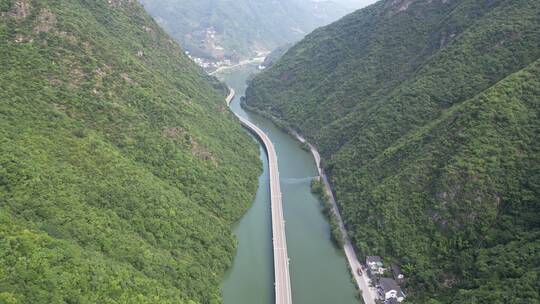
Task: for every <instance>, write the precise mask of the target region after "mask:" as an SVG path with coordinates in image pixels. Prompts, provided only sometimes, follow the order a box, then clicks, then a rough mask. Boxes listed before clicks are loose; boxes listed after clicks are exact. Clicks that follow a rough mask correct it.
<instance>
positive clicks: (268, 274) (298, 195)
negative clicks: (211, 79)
mask: <svg viewBox="0 0 540 304" xmlns="http://www.w3.org/2000/svg"><path fill="white" fill-rule="evenodd" d="M256 72H257V68H256V66H255V65H247V66H242V67H239V68H235V69H230V70H227V71H224V72H221V73H219V74H218V75H216V76H218V77H219V78H221V79H222V80H224V81H225V82H226V83H227V84H228V85H229V86H230V87H232V88H233V89H235V91H236V92H237V96H236V97H235V99H234V100H233V102H232V103H231V109H232V111H234V112H236V113H237V114H239V115H241V116H243V117H245V118H247V119H248V120H250V121H251V122H253V123H254V124H256V125H257V126H258V127H259V128H261V129H262V130H263V131H264V132H265V133H266V134H267V135H268V136H269V137H270V139H271V140H272V142H273V143H274V146H275V148H276V152H277V157H278V161H279V172H280V181H281V190H282V195H283V196H282V198H283V211H284V215H285V220H286V226H285V227H286V234H287V246H288V250H289V257H290V273H291V285H292V297H293V302H294V303H295V304H358V303H359V300H358V299H356V297H355V295H356V294H357V292H356V290H355V287H354V285H353V283H352V282H351V276H350V274H349V271H348V270H347V266H346V261H345V257H344V255H343V253H342V252H341V251H340V250H338V249H337V248H336V247H335V246H334V245H333V244H332V241H331V238H330V227H329V225H328V222H327V219H326V217H325V216H324V215H323V213H322V206H321V203H320V202H319V200H318V199H317V197H315V196H314V195H313V194H312V193H311V191H310V182H311V179H312V178H313V177H314V176H316V175H317V169H316V165H315V162H314V160H313V157H312V155H311V154H310V153H308V152H306V151H304V150H303V149H302V148H301V146H300V143H299V142H297V141H296V140H295V139H293V138H292V137H291V136H289V135H288V134H286V133H285V132H283V131H281V130H279V129H278V128H277V127H276V126H275V125H274V124H273V123H272V122H271V121H269V120H267V119H265V118H263V117H261V116H259V115H256V114H253V113H249V112H246V111H244V110H243V109H242V108H241V107H240V97H241V96H242V95H243V92H245V89H246V80H247V79H248V77H249V76H250V75H252V74H254V73H256ZM260 151H261V160H262V161H263V163H264V171H263V173H262V175H261V176H260V177H259V188H258V190H257V195H256V198H255V201H254V202H253V205H252V207H251V208H250V209H249V210H248V212H247V213H246V214H245V216H244V217H243V218H242V219H241V220H240V222H239V223H238V224H237V225H236V227H235V228H234V233H235V235H236V237H237V240H238V251H237V253H236V257H235V260H234V264H233V266H232V269H231V270H230V271H229V272H228V274H227V275H226V277H225V279H224V282H223V286H222V293H223V300H224V303H225V304H244V303H245V304H273V302H274V289H273V288H274V287H273V271H274V270H273V257H272V235H271V234H272V230H271V218H270V194H269V193H270V192H269V184H268V162H267V159H266V155H265V153H264V150H263V149H262V148H261V150H260Z"/></svg>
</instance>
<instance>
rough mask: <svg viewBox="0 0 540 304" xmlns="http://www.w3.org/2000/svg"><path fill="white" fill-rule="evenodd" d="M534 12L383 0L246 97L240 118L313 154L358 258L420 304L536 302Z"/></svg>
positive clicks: (538, 24) (538, 50) (324, 35)
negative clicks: (287, 136)
mask: <svg viewBox="0 0 540 304" xmlns="http://www.w3.org/2000/svg"><path fill="white" fill-rule="evenodd" d="M539 14H540V2H538V1H532V0H518V1H503V0H499V1H497V0H493V1H473V0H450V1H446V0H445V1H442V0H435V1H433V0H431V1H428V0H425V1H424V0H416V1H414V0H387V1H381V2H378V3H377V4H375V5H373V6H370V7H368V8H366V9H363V10H360V11H358V12H355V13H354V14H351V15H349V16H346V17H345V18H343V19H341V20H340V21H338V22H336V23H334V24H331V25H329V26H327V27H325V28H321V29H319V30H316V31H315V32H313V33H312V34H310V35H308V36H307V37H306V38H305V39H304V40H302V41H301V42H300V43H298V44H297V45H295V46H294V47H293V48H291V49H290V50H289V51H288V52H287V53H286V54H285V55H284V56H283V57H282V59H281V60H279V61H278V62H277V63H275V64H274V65H273V66H272V67H271V68H270V69H269V70H267V71H265V72H264V73H262V74H260V75H259V76H257V77H256V78H255V79H254V80H253V82H252V83H251V85H250V87H249V88H248V92H247V96H246V100H245V103H246V105H247V106H248V107H250V108H253V109H255V110H258V111H263V112H265V113H267V114H269V115H272V116H273V117H274V118H275V119H276V120H277V121H279V122H280V123H282V124H285V125H287V126H289V127H291V128H293V129H295V130H298V131H300V132H301V133H303V134H305V135H306V136H307V137H308V138H309V139H310V140H311V141H313V142H314V143H315V144H316V145H317V146H318V147H319V149H320V150H321V152H322V155H323V158H324V163H325V167H326V169H327V171H328V172H329V173H330V175H331V179H332V183H333V185H334V190H335V192H336V196H337V200H338V203H339V205H340V206H341V209H342V212H343V215H344V218H345V221H346V224H347V226H348V228H349V230H350V232H351V234H352V237H353V240H354V243H355V245H356V246H357V248H358V250H359V252H360V254H361V255H366V254H380V255H383V256H385V257H387V259H388V261H396V262H399V263H401V264H402V265H403V266H404V268H405V270H406V272H407V275H408V276H409V277H410V278H411V279H410V280H409V281H408V284H409V285H410V287H412V289H410V290H411V291H412V292H411V295H412V296H414V297H415V299H416V301H418V302H428V299H429V298H433V299H437V300H440V301H442V302H448V303H450V302H455V303H536V302H538V301H539V299H540V297H539V295H538V292H539V291H540V286H539V285H538V283H537V282H538V277H539V274H540V265H539V264H538V261H539V260H540V259H539V254H538V248H539V246H540V239H539V236H540V226H539V224H540V223H539V222H538V218H540V200H539V197H540V188H539V184H540V180H539V176H538V169H539V168H538V164H539V148H540V147H539V146H538V141H539V134H540V133H539V123H538V121H539V120H538V115H539V113H538V111H539V102H540V101H539V100H540V92H539V90H538V88H539V87H540V86H539V81H540V80H539V75H540V73H539V72H540V70H539V63H538V58H539V57H540V19H539V18H538V16H539ZM518 285H519V287H518ZM432 303H435V302H432Z"/></svg>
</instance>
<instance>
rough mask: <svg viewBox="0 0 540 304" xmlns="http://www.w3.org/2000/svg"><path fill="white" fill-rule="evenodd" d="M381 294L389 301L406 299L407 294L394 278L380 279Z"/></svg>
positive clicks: (382, 297) (383, 298)
mask: <svg viewBox="0 0 540 304" xmlns="http://www.w3.org/2000/svg"><path fill="white" fill-rule="evenodd" d="M378 290H379V296H380V297H381V299H382V300H384V301H387V300H390V299H396V300H397V301H398V302H402V301H403V300H405V294H403V291H401V288H400V287H399V285H398V284H397V283H396V281H395V280H394V279H390V278H381V280H380V281H379V287H378Z"/></svg>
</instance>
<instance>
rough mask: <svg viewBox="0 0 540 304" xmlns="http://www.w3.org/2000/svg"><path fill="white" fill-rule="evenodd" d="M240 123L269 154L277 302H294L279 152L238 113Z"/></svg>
mask: <svg viewBox="0 0 540 304" xmlns="http://www.w3.org/2000/svg"><path fill="white" fill-rule="evenodd" d="M229 90H230V92H229V96H227V98H226V102H227V106H229V105H230V103H231V101H232V100H233V98H234V95H235V92H234V89H232V88H229ZM235 115H236V117H238V119H239V120H240V123H241V124H242V125H243V126H244V127H245V128H246V129H248V130H249V131H251V132H252V133H253V134H254V135H255V136H257V137H258V138H259V139H260V141H261V142H262V144H263V146H264V148H265V149H266V153H267V155H268V168H269V175H270V201H271V203H270V205H271V211H272V246H273V250H274V285H275V286H274V288H275V303H276V304H292V292H291V279H290V275H289V256H288V254H287V239H286V236H285V220H284V218H283V208H282V201H281V188H280V184H279V170H278V162H277V154H276V150H275V148H274V145H273V144H272V141H270V138H268V136H267V135H266V134H265V133H264V132H263V131H262V130H261V129H259V128H258V127H257V126H256V125H254V124H252V123H251V122H250V121H248V120H247V119H245V118H243V117H242V116H240V115H238V114H236V113H235Z"/></svg>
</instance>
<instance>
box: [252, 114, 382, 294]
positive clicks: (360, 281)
mask: <svg viewBox="0 0 540 304" xmlns="http://www.w3.org/2000/svg"><path fill="white" fill-rule="evenodd" d="M242 107H244V108H245V109H246V110H248V111H253V112H255V113H257V114H259V115H262V116H264V117H265V118H267V119H269V120H271V121H272V122H274V123H275V124H276V126H278V127H279V128H280V129H282V130H283V131H284V132H286V133H288V134H290V135H291V136H292V137H294V138H295V139H296V140H298V141H299V142H301V143H302V144H303V145H305V146H307V147H308V148H309V151H310V152H311V154H312V155H313V158H314V160H315V163H316V165H317V171H318V174H319V176H320V178H321V181H322V182H323V184H324V191H325V193H326V195H327V196H328V200H329V203H330V205H331V208H332V211H333V212H334V214H335V216H336V219H337V221H338V224H339V230H340V231H341V236H342V238H343V252H344V253H345V256H346V259H347V263H348V267H349V271H350V273H351V275H352V276H353V277H354V281H355V283H356V287H357V288H358V290H359V291H360V293H361V295H362V299H363V301H364V303H365V304H375V299H377V298H378V297H377V290H376V289H375V287H370V281H371V280H370V279H369V277H368V275H367V272H366V271H362V274H361V275H360V274H358V269H361V267H362V263H360V261H359V260H358V257H357V256H356V252H355V250H354V246H353V245H352V242H351V240H350V238H349V236H348V233H347V229H346V228H345V225H344V223H343V219H342V217H341V213H340V211H339V207H338V205H337V203H336V199H335V196H334V192H333V191H332V187H331V186H330V182H329V181H328V177H327V176H326V174H325V172H324V169H323V168H322V166H321V156H320V154H319V151H318V150H317V149H316V148H315V146H313V145H312V144H311V143H309V142H308V141H307V140H306V139H305V138H304V137H303V136H302V135H301V134H299V133H298V132H296V131H294V130H292V129H291V128H289V127H288V126H287V124H286V123H284V122H283V121H281V120H280V119H278V118H276V117H273V116H272V115H269V114H267V113H265V112H261V111H259V110H258V109H255V108H253V107H250V106H248V105H246V104H242Z"/></svg>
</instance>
